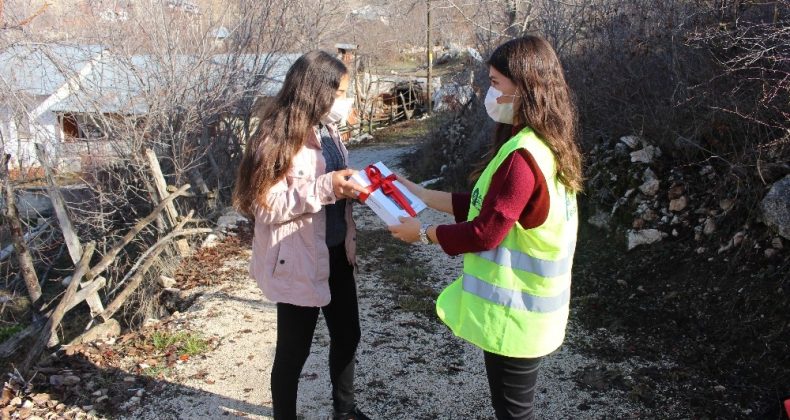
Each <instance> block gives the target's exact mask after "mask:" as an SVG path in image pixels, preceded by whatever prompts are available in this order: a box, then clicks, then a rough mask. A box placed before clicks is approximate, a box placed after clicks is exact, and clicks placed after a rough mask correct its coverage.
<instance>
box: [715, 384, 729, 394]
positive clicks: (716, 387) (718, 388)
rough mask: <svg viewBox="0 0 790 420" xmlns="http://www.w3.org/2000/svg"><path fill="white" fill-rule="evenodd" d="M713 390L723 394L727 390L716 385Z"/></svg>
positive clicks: (722, 386)
mask: <svg viewBox="0 0 790 420" xmlns="http://www.w3.org/2000/svg"><path fill="white" fill-rule="evenodd" d="M713 389H715V390H716V391H718V392H724V391H725V390H726V389H727V388H725V387H724V385H716V386H714V387H713Z"/></svg>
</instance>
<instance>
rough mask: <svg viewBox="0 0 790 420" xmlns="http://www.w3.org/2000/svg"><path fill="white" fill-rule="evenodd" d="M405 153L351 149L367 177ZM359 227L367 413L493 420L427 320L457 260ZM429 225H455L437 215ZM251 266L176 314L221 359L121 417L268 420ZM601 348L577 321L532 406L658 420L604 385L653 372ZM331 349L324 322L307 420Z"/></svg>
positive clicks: (360, 217) (270, 334)
mask: <svg viewBox="0 0 790 420" xmlns="http://www.w3.org/2000/svg"><path fill="white" fill-rule="evenodd" d="M405 150H407V148H403V147H400V148H381V147H370V148H362V149H356V150H354V151H352V162H351V164H352V166H355V167H361V166H363V165H364V164H367V163H370V162H375V161H377V160H382V161H383V162H384V163H385V164H387V165H388V166H390V167H395V166H396V163H397V158H398V156H399V155H400V154H402V153H403V152H404V151H405ZM355 216H356V220H357V221H358V224H359V230H360V234H359V237H360V245H361V248H362V249H361V250H360V251H361V252H360V254H361V258H360V264H359V265H360V270H359V274H358V277H357V283H358V288H359V296H360V311H361V317H362V332H363V333H362V342H361V344H360V347H359V351H358V368H357V377H356V378H357V379H356V383H357V389H358V401H359V404H360V406H361V408H362V409H363V410H364V411H366V412H367V413H368V414H370V415H371V416H372V417H373V418H377V419H415V418H420V419H422V418H424V419H439V418H442V419H459V418H492V417H493V411H492V409H491V408H490V405H489V395H488V386H487V383H486V379H485V372H484V368H483V363H482V354H481V352H480V351H479V350H478V349H477V348H475V347H474V346H471V345H469V344H467V343H465V342H463V341H461V340H460V339H457V338H455V337H453V336H452V334H451V333H450V332H449V330H448V329H447V328H445V327H444V326H443V325H441V323H440V322H439V321H438V320H437V318H436V316H435V315H434V314H433V312H432V300H431V299H432V297H433V296H435V294H436V293H438V291H440V290H441V288H442V287H444V286H445V285H446V284H447V283H448V282H449V281H451V280H452V279H454V278H455V277H456V276H457V275H458V273H459V272H460V266H461V259H460V258H450V257H448V256H446V255H445V254H444V253H442V252H441V250H440V249H438V248H437V247H435V246H431V247H424V246H408V245H402V244H398V243H395V242H393V241H390V240H389V239H388V232H386V230H385V226H384V225H383V223H381V222H380V221H379V219H378V218H377V217H376V216H375V215H374V214H373V213H372V212H371V211H369V210H368V209H367V208H365V207H364V206H357V207H356V210H355ZM422 218H423V219H424V220H428V221H430V222H433V223H442V222H448V221H450V218H449V216H447V215H442V214H438V213H436V212H433V211H431V210H428V211H426V212H425V213H423V214H422ZM248 258H249V253H246V254H245V255H243V256H241V257H238V258H230V259H227V260H226V261H225V262H224V266H225V267H226V268H227V273H228V274H229V275H228V276H227V277H228V279H227V280H225V281H223V282H222V283H221V284H219V285H216V286H213V287H210V288H206V289H205V290H203V295H202V296H201V297H200V298H199V299H198V300H197V301H196V303H195V304H194V305H192V306H191V307H190V308H189V309H188V310H187V311H185V312H184V313H182V314H180V315H179V317H180V319H181V321H183V323H184V324H185V325H187V326H188V328H190V329H192V330H195V331H200V332H201V333H203V334H204V335H206V336H215V337H217V338H218V346H217V347H216V349H214V350H212V351H210V352H209V353H208V354H206V355H204V357H198V358H193V359H191V360H190V361H189V362H188V363H184V364H182V365H179V368H178V375H177V377H178V378H180V379H175V380H172V381H170V382H168V383H166V384H164V386H160V387H159V388H158V390H157V391H156V392H155V393H149V394H148V395H146V397H145V398H144V399H143V400H142V403H141V404H140V405H139V406H138V407H137V409H135V410H134V411H132V412H130V413H129V414H128V415H126V416H124V417H122V418H128V419H162V418H180V419H196V418H228V416H230V417H234V416H238V417H246V418H270V415H271V393H270V389H269V372H270V369H271V363H272V358H273V354H274V342H275V336H276V331H275V325H276V313H275V307H274V305H273V304H272V303H271V302H269V301H267V300H266V299H265V298H264V297H263V296H262V295H261V293H260V291H259V290H258V288H257V287H256V286H255V284H254V282H253V281H252V280H250V279H248V278H247V276H246V266H247V263H248ZM601 339H604V340H615V341H617V340H619V341H623V340H626V338H624V337H618V336H613V335H609V334H608V333H607V332H606V331H604V330H601V331H583V330H581V329H580V327H579V326H578V323H576V322H574V321H573V320H572V321H571V323H570V326H569V331H568V338H567V340H566V344H565V345H564V346H563V347H562V348H561V349H560V350H559V351H558V352H556V353H555V354H553V355H552V356H550V357H549V358H548V359H547V360H546V361H545V362H544V365H543V368H542V370H541V376H540V378H539V388H538V393H537V396H536V404H537V410H538V413H539V417H540V418H545V419H565V418H602V417H605V418H645V417H651V416H652V415H654V414H655V413H652V412H651V411H650V410H649V409H647V408H645V407H643V406H640V405H635V404H634V403H633V402H632V399H629V396H628V395H627V391H625V390H624V389H625V388H623V387H619V388H617V387H616V388H610V387H609V386H608V385H606V383H608V382H610V381H609V380H604V379H611V378H603V376H606V375H611V373H612V372H617V375H620V377H621V380H622V381H626V382H627V381H628V378H629V374H630V372H634V371H636V370H638V369H643V368H645V367H649V363H647V362H645V361H643V360H640V359H639V358H638V357H634V358H631V359H628V360H621V361H618V362H617V363H611V362H605V361H602V360H595V359H591V358H589V356H588V355H583V354H581V352H580V350H579V349H581V348H585V347H587V346H588V344H589V343H592V342H595V341H597V340H601ZM328 349H329V338H328V332H327V330H326V327H325V324H324V323H323V321H319V326H318V328H317V330H316V335H315V338H314V341H313V348H312V353H311V356H310V358H309V359H308V361H307V364H306V366H305V368H304V371H303V375H302V380H301V382H300V395H299V411H300V412H301V414H302V415H303V416H304V417H305V418H307V419H319V418H326V417H327V416H329V415H330V414H331V400H330V383H329V377H328V367H327V359H328ZM599 376H600V378H599ZM581 382H583V383H584V386H581V385H580V383H581ZM596 383H597V384H600V386H597V387H596V385H595V384H596ZM591 384H592V385H591ZM596 388H597V389H596ZM666 410H668V409H667V408H666V407H664V408H662V411H661V413H662V415H663V416H666V415H670V416H671V413H670V412H669V411H666Z"/></svg>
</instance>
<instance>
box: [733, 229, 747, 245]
mask: <svg viewBox="0 0 790 420" xmlns="http://www.w3.org/2000/svg"><path fill="white" fill-rule="evenodd" d="M745 237H746V232H744V231H740V232H736V233H735V235H733V237H732V245H733V246H740V245H741V242H743V239H744V238H745Z"/></svg>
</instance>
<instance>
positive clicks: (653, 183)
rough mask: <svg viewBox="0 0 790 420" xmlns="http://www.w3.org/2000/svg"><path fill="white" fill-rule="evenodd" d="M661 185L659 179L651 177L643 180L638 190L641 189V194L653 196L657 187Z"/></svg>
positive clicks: (656, 191)
mask: <svg viewBox="0 0 790 420" xmlns="http://www.w3.org/2000/svg"><path fill="white" fill-rule="evenodd" d="M660 187H661V181H659V180H657V179H651V180H648V181H645V183H644V184H642V185H640V186H639V191H642V194H644V195H649V196H654V195H656V194H657V193H658V189H659V188H660Z"/></svg>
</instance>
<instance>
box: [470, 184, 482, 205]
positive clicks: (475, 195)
mask: <svg viewBox="0 0 790 420" xmlns="http://www.w3.org/2000/svg"><path fill="white" fill-rule="evenodd" d="M472 205H473V206H474V207H475V208H476V209H478V210H480V207H481V205H482V202H481V200H480V189H479V188H475V189H474V190H472Z"/></svg>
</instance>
